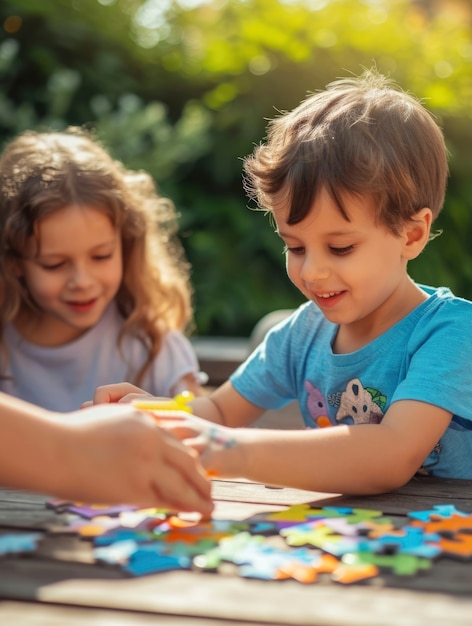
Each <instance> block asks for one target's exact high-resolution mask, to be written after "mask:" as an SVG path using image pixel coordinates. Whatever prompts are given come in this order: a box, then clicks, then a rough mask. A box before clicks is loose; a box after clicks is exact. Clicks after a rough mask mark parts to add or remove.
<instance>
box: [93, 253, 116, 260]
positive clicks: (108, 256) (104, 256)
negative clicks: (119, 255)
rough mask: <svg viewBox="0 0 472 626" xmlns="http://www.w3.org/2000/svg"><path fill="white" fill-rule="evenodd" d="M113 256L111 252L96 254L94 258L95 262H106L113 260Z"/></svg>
mask: <svg viewBox="0 0 472 626" xmlns="http://www.w3.org/2000/svg"><path fill="white" fill-rule="evenodd" d="M112 256H113V254H112V253H111V252H110V253H109V254H96V255H95V256H94V257H93V258H94V260H95V261H106V260H108V259H111V257H112Z"/></svg>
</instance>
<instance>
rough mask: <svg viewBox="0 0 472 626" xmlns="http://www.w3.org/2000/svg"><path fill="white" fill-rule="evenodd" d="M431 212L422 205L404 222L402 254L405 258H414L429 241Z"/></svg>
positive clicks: (431, 220)
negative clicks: (408, 220)
mask: <svg viewBox="0 0 472 626" xmlns="http://www.w3.org/2000/svg"><path fill="white" fill-rule="evenodd" d="M432 223H433V214H432V212H431V209H429V208H427V207H424V208H422V209H420V210H419V211H418V213H416V215H415V217H414V218H413V219H412V220H411V222H409V223H408V224H406V226H405V229H404V237H405V246H404V249H403V256H404V258H405V259H407V260H411V259H415V258H416V257H417V256H418V255H419V254H421V252H422V251H423V249H424V247H425V246H426V244H427V243H428V241H429V234H430V232H431V224H432Z"/></svg>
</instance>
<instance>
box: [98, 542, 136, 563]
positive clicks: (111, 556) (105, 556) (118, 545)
mask: <svg viewBox="0 0 472 626" xmlns="http://www.w3.org/2000/svg"><path fill="white" fill-rule="evenodd" d="M137 549H138V544H137V543H136V541H133V540H132V539H126V540H125V541H116V542H115V543H112V544H111V545H109V546H103V547H101V548H95V550H94V551H93V554H94V556H95V559H96V560H97V561H103V562H104V563H110V564H111V565H116V564H119V563H120V564H124V563H128V561H129V558H130V556H131V555H132V554H133V553H134V552H136V550H137Z"/></svg>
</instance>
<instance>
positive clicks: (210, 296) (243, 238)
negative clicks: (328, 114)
mask: <svg viewBox="0 0 472 626" xmlns="http://www.w3.org/2000/svg"><path fill="white" fill-rule="evenodd" d="M0 23H1V24H2V26H3V30H2V31H1V33H0V37H1V39H0V81H1V85H2V89H1V90H0V139H2V140H3V141H5V140H6V139H9V138H10V137H11V136H12V135H14V134H16V133H17V132H20V131H21V130H24V129H25V128H41V129H44V128H64V127H65V126H67V125H69V124H79V125H81V124H85V125H87V126H89V127H91V128H94V129H95V130H96V132H97V134H98V136H99V137H100V138H101V139H102V140H103V141H104V143H105V144H106V145H107V146H108V147H109V149H110V150H111V151H112V153H113V154H114V156H116V157H117V158H120V159H121V160H123V161H124V162H125V163H126V164H127V165H128V166H129V167H133V168H145V169H147V170H148V171H150V172H151V173H152V175H153V176H154V177H155V179H156V182H157V183H158V186H159V187H160V189H161V190H162V192H163V193H165V194H166V195H169V196H170V197H171V198H172V199H173V200H174V202H175V203H176V204H177V206H178V208H179V211H180V213H181V233H182V240H183V243H184V245H185V247H186V250H187V254H188V256H189V259H190V260H191V262H192V264H193V283H194V286H195V302H196V307H197V312H196V313H197V314H196V321H197V328H198V331H199V332H200V333H202V334H206V333H217V334H247V333H248V332H249V331H250V330H251V328H252V326H253V325H254V324H255V322H256V321H257V320H258V319H259V318H260V317H261V316H262V315H263V314H264V313H266V312H268V311H270V310H272V309H274V308H288V307H290V306H296V304H298V303H299V302H300V301H301V297H300V296H299V295H298V293H297V292H296V290H295V289H294V288H293V287H292V286H291V285H290V284H289V281H288V279H287V278H286V277H285V276H284V261H283V255H282V252H281V245H280V242H279V241H278V240H277V237H275V236H274V234H273V232H272V231H273V229H272V227H271V225H270V222H269V220H268V219H267V218H266V217H264V215H263V214H262V213H260V212H255V213H254V212H251V211H248V210H247V208H246V204H247V200H246V198H245V197H244V194H243V191H242V185H241V159H242V158H243V157H244V156H245V155H247V154H248V153H249V152H251V150H252V148H253V146H254V144H255V143H258V142H259V141H261V140H262V139H263V137H264V135H265V127H266V123H267V119H269V118H272V117H274V116H275V115H277V114H278V112H279V111H283V110H289V109H291V108H293V107H294V106H296V105H297V104H298V103H299V102H300V100H302V99H303V98H304V97H306V95H307V94H308V93H309V92H313V91H315V90H318V89H322V88H323V87H324V86H325V85H326V84H327V83H328V82H330V81H332V80H334V79H336V78H337V77H340V76H345V75H347V74H349V73H353V74H359V73H360V72H361V71H362V68H363V67H371V66H372V65H373V64H375V65H376V66H377V67H378V69H379V70H380V71H382V72H383V73H386V74H388V75H389V76H391V77H392V78H393V79H395V80H396V81H397V82H399V83H400V84H401V85H402V87H403V88H404V89H407V90H409V91H411V92H413V93H414V94H415V95H417V96H418V97H420V98H422V99H423V100H424V102H425V104H426V105H427V107H428V108H429V109H430V110H431V111H433V112H434V113H435V114H436V115H437V116H438V119H439V121H440V124H441V126H442V127H443V128H444V132H445V136H446V140H447V143H448V147H449V150H450V154H451V157H450V167H451V179H450V184H449V191H448V197H447V200H446V205H445V210H444V212H443V213H442V214H441V216H440V218H439V220H438V224H437V227H438V228H441V229H443V230H444V233H443V234H442V235H441V237H439V238H437V239H436V240H434V241H432V242H431V243H430V244H429V245H428V247H427V249H426V250H425V252H424V253H423V254H422V255H421V257H420V258H419V259H418V260H416V261H415V262H413V263H412V264H411V268H410V269H411V273H412V275H413V276H414V277H415V278H416V279H417V280H420V281H423V282H428V283H430V284H435V285H438V284H447V285H449V286H451V287H452V288H453V289H454V290H455V291H456V292H457V293H458V294H459V295H464V296H466V297H469V298H472V257H471V255H470V253H469V241H470V240H471V238H472V220H471V219H470V217H469V210H470V209H469V204H470V198H472V176H471V172H472V151H471V150H470V145H471V142H472V107H471V106H470V102H471V101H472V8H471V4H470V2H469V0H357V1H356V0H208V1H206V2H205V1H202V2H196V1H195V0H194V1H193V2H191V1H190V0H181V1H180V2H177V0H100V1H99V0H3V1H2V3H1V5H0Z"/></svg>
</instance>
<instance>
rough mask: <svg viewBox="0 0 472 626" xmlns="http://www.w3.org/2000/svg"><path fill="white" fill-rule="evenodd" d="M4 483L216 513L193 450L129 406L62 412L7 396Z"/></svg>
mask: <svg viewBox="0 0 472 626" xmlns="http://www.w3.org/2000/svg"><path fill="white" fill-rule="evenodd" d="M0 484H1V485H3V486H6V487H11V488H17V489H26V490H29V491H35V492H40V493H44V494H50V495H54V496H56V497H60V498H65V499H68V500H78V501H85V502H90V503H102V502H103V503H107V504H115V503H128V504H136V505H138V506H149V507H151V506H152V507H164V508H172V509H175V510H185V511H198V512H201V513H203V514H205V515H207V514H209V513H210V512H211V510H212V504H211V501H210V485H209V482H208V480H207V479H206V477H205V475H204V471H203V469H202V468H201V466H200V465H199V463H197V462H196V460H195V458H194V456H193V455H192V453H191V451H189V450H188V448H186V447H185V446H184V445H182V444H181V443H180V442H179V441H178V440H176V439H175V438H174V437H173V436H172V435H170V434H169V433H166V432H165V431H164V430H163V429H161V428H159V427H158V426H157V425H156V423H155V421H154V420H153V419H152V417H151V416H149V415H147V414H144V413H142V412H139V411H137V410H135V409H133V407H131V406H129V405H118V404H111V405H110V404H108V405H102V406H96V407H92V408H89V409H84V410H81V411H77V412H74V413H69V414H58V413H52V412H50V411H46V410H44V409H40V408H39V407H37V406H34V405H32V404H29V403H26V402H23V401H21V400H17V399H15V398H11V397H10V396H7V395H5V394H1V393H0Z"/></svg>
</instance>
